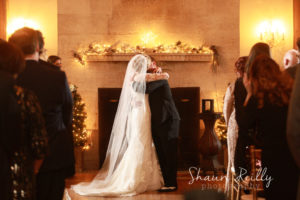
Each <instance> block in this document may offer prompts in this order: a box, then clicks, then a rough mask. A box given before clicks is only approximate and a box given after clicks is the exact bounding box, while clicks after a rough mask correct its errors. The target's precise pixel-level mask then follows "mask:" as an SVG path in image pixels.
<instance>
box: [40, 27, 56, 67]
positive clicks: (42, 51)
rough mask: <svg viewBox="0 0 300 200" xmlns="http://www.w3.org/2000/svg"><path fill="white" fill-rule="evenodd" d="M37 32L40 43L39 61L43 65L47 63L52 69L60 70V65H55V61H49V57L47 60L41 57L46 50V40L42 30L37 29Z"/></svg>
mask: <svg viewBox="0 0 300 200" xmlns="http://www.w3.org/2000/svg"><path fill="white" fill-rule="evenodd" d="M36 33H37V37H38V44H39V63H40V64H42V65H45V66H47V67H49V68H51V69H54V70H60V67H57V65H55V64H54V63H52V62H49V58H48V60H47V62H46V61H44V60H43V59H41V57H42V55H43V53H44V52H45V49H44V46H45V41H44V37H43V34H42V32H41V31H39V30H36ZM60 63H61V62H60Z"/></svg>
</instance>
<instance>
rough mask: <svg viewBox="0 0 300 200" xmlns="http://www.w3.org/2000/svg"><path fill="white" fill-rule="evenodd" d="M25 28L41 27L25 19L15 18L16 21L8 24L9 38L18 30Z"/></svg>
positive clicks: (13, 20)
mask: <svg viewBox="0 0 300 200" xmlns="http://www.w3.org/2000/svg"><path fill="white" fill-rule="evenodd" d="M23 27H29V28H33V29H40V26H39V25H38V24H37V23H36V22H35V21H33V20H29V19H24V18H15V19H12V20H11V21H10V22H8V24H7V29H6V32H7V35H8V36H9V35H11V34H12V33H14V32H15V31H16V30H18V29H20V28H23Z"/></svg>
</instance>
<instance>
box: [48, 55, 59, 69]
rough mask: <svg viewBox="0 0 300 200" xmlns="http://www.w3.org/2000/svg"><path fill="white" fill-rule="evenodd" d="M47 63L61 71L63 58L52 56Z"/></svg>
mask: <svg viewBox="0 0 300 200" xmlns="http://www.w3.org/2000/svg"><path fill="white" fill-rule="evenodd" d="M47 62H48V63H51V64H53V65H55V66H57V67H58V68H57V69H61V58H60V57H59V56H55V55H51V56H49V57H48V59H47Z"/></svg>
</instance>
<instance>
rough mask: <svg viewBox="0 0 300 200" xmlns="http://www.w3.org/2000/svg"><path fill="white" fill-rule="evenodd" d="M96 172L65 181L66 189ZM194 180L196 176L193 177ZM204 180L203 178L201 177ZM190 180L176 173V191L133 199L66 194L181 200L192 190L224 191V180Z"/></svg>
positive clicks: (94, 199)
mask: <svg viewBox="0 0 300 200" xmlns="http://www.w3.org/2000/svg"><path fill="white" fill-rule="evenodd" d="M96 173H97V172H85V173H77V174H76V175H75V176H74V177H73V178H71V179H67V181H66V187H67V188H70V185H74V184H77V183H79V182H86V181H91V180H92V179H93V178H94V176H95V175H96ZM194 178H196V176H194ZM203 178H204V177H203ZM191 180H192V177H191V175H190V174H189V173H188V172H186V171H184V172H178V178H177V181H178V190H177V191H175V192H166V193H160V192H156V191H154V192H146V193H143V194H139V195H136V196H133V197H114V198H108V197H84V196H80V195H78V194H76V193H74V192H73V191H72V190H69V189H68V193H69V195H70V197H71V199H72V200H102V199H103V200H119V199H122V200H152V199H153V200H155V199H159V200H183V199H184V198H183V196H184V193H185V192H188V191H189V190H192V189H217V190H224V185H225V180H223V181H208V180H206V181H205V180H197V181H194V183H192V184H190V183H191Z"/></svg>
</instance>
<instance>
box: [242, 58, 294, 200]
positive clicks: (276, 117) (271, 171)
mask: <svg viewBox="0 0 300 200" xmlns="http://www.w3.org/2000/svg"><path fill="white" fill-rule="evenodd" d="M244 85H245V88H246V90H247V97H246V100H245V106H246V107H245V119H246V120H245V124H246V125H250V126H251V124H253V122H254V121H257V123H258V132H259V133H260V134H261V139H262V168H263V169H265V170H266V171H265V176H264V181H263V183H264V191H265V195H266V199H267V200H274V199H291V200H292V199H296V191H297V182H298V169H297V166H296V164H295V161H294V160H293V158H292V155H291V153H290V151H289V148H288V145H287V139H286V120H287V109H288V104H289V99H290V94H291V90H292V86H293V80H292V79H291V78H290V76H289V75H287V74H286V73H284V72H281V71H280V67H279V66H278V64H277V63H276V62H275V61H273V60H272V59H271V58H270V57H268V56H266V55H260V56H258V57H257V58H256V59H255V60H254V62H253V63H252V66H251V68H250V69H249V76H247V75H245V76H244ZM253 108H255V109H254V111H253ZM253 178H255V177H253Z"/></svg>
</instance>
